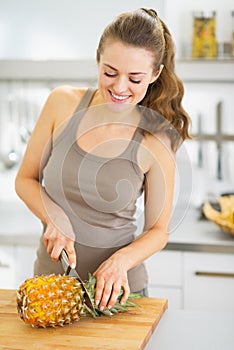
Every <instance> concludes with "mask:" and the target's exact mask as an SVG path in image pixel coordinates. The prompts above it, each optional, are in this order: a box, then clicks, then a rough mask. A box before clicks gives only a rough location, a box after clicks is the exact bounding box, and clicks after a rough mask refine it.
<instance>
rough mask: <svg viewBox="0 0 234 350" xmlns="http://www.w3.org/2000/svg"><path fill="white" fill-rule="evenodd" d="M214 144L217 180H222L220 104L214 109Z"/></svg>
mask: <svg viewBox="0 0 234 350" xmlns="http://www.w3.org/2000/svg"><path fill="white" fill-rule="evenodd" d="M216 125H217V126H216V128H217V136H216V144H217V179H218V180H222V102H221V101H219V102H218V103H217V107H216Z"/></svg>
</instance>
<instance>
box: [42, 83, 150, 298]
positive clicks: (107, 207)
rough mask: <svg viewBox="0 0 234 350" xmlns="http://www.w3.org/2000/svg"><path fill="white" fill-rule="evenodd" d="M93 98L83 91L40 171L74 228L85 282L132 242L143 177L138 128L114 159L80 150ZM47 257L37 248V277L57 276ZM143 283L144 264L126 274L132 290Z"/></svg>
mask: <svg viewBox="0 0 234 350" xmlns="http://www.w3.org/2000/svg"><path fill="white" fill-rule="evenodd" d="M94 93H95V90H94V89H88V90H87V91H86V93H85V95H84V97H83V98H82V100H81V102H80V104H79V105H78V107H77V109H76V111H75V113H74V115H73V116H72V117H71V119H70V121H69V122H68V124H67V126H66V127H65V129H64V130H63V131H62V132H61V134H60V135H59V136H58V137H57V139H56V140H55V141H54V143H53V147H52V152H51V155H50V158H49V160H48V162H47V164H46V166H45V168H44V171H43V181H44V187H45V190H46V192H47V194H48V195H49V196H50V198H51V199H52V200H53V201H54V202H56V203H57V204H58V205H59V206H60V207H61V208H63V210H64V212H65V213H66V214H67V216H68V217H69V219H70V221H71V224H72V226H73V230H74V232H75V235H76V244H75V247H76V251H77V260H78V266H77V268H78V271H79V273H80V275H81V276H82V278H84V279H86V278H87V273H88V272H94V270H95V269H96V268H97V267H98V266H99V264H100V263H101V262H102V261H103V260H105V259H106V258H107V257H108V256H110V255H111V254H113V252H114V251H116V250H118V249H119V248H121V247H123V246H125V245H127V244H129V243H130V242H132V241H133V240H134V238H135V231H136V224H135V217H134V215H135V211H136V201H137V199H138V198H139V196H140V195H141V194H142V191H143V185H144V175H143V174H142V172H141V170H140V168H139V166H138V164H137V151H138V148H139V145H140V143H141V141H142V139H143V134H142V133H141V125H140V124H141V123H140V124H139V126H138V128H137V129H136V131H135V133H134V135H133V137H132V139H131V141H130V142H129V144H128V145H127V147H126V149H125V150H124V151H123V152H122V153H121V154H120V155H118V156H117V157H114V158H113V157H112V158H107V157H100V156H96V155H94V154H91V153H87V152H85V151H84V150H83V149H82V148H81V147H80V146H79V145H78V143H77V130H78V126H79V124H80V122H81V120H82V117H83V116H84V114H85V112H86V111H87V107H88V106H89V104H90V101H91V100H92V97H93V95H94ZM45 255H46V252H45V248H44V247H43V246H42V243H41V246H40V248H39V250H38V259H37V261H36V265H35V273H37V274H40V273H51V272H58V271H57V270H56V269H55V270H56V271H55V270H54V269H53V268H52V266H53V264H55V263H53V262H52V261H50V260H51V259H48V257H46V256H45ZM46 264H47V267H46ZM56 264H58V263H56ZM48 265H49V266H48ZM42 266H44V267H42ZM54 266H55V265H54ZM56 268H58V265H57V267H56ZM51 270H53V271H51ZM146 281H147V278H146V272H145V269H144V266H143V264H141V265H138V266H137V267H135V268H134V269H132V270H131V271H130V272H129V283H130V288H131V290H132V291H134V290H135V291H136V290H140V289H142V288H144V287H145V286H146V283H147V282H146Z"/></svg>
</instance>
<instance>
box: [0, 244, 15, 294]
mask: <svg viewBox="0 0 234 350" xmlns="http://www.w3.org/2000/svg"><path fill="white" fill-rule="evenodd" d="M15 265H16V264H15V259H14V247H13V246H1V247H0V288H8V289H14V288H15V276H16V271H15Z"/></svg>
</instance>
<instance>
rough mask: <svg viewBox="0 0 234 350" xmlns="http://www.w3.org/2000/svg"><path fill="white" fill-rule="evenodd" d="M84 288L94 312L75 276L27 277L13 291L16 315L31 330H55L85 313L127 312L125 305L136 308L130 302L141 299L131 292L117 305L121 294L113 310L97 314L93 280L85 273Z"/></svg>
mask: <svg viewBox="0 0 234 350" xmlns="http://www.w3.org/2000/svg"><path fill="white" fill-rule="evenodd" d="M85 286H86V289H87V291H88V293H89V295H90V298H91V300H92V303H93V306H94V311H93V310H91V309H90V308H89V307H88V306H87V305H86V304H85V300H84V296H83V294H84V292H83V289H82V286H81V284H80V282H79V281H78V280H77V279H76V278H75V277H70V276H65V275H55V274H51V275H41V276H35V277H32V278H29V279H27V280H25V282H24V283H23V284H22V285H21V286H20V287H19V289H18V291H17V309H18V313H19V315H20V317H21V319H22V320H23V321H24V322H25V323H28V324H30V325H31V326H33V327H44V328H45V327H56V326H63V325H65V324H70V323H72V322H75V321H78V320H79V319H80V317H82V316H85V315H88V314H91V315H92V316H93V317H97V316H100V315H101V314H105V315H108V316H112V315H113V314H114V313H118V312H119V311H128V307H129V306H136V304H134V303H132V302H131V301H130V299H134V298H139V297H141V295H140V294H137V293H131V294H130V296H129V299H128V300H127V302H126V303H125V305H121V304H120V299H121V295H122V292H123V291H121V293H120V295H119V297H118V300H117V302H116V304H115V305H114V307H113V308H111V309H110V310H109V309H108V308H105V309H104V310H102V311H101V310H100V309H99V308H98V306H96V305H95V304H94V295H95V286H96V278H95V277H94V276H93V275H91V274H89V279H88V281H87V282H86V283H85Z"/></svg>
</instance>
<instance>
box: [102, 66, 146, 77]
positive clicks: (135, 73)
mask: <svg viewBox="0 0 234 350" xmlns="http://www.w3.org/2000/svg"><path fill="white" fill-rule="evenodd" d="M103 65H104V66H106V67H109V68H110V69H113V70H114V71H116V72H117V71H118V70H117V69H116V68H114V67H112V66H111V65H110V64H108V63H103ZM129 74H130V75H139V74H143V75H146V73H145V72H132V73H129Z"/></svg>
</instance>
